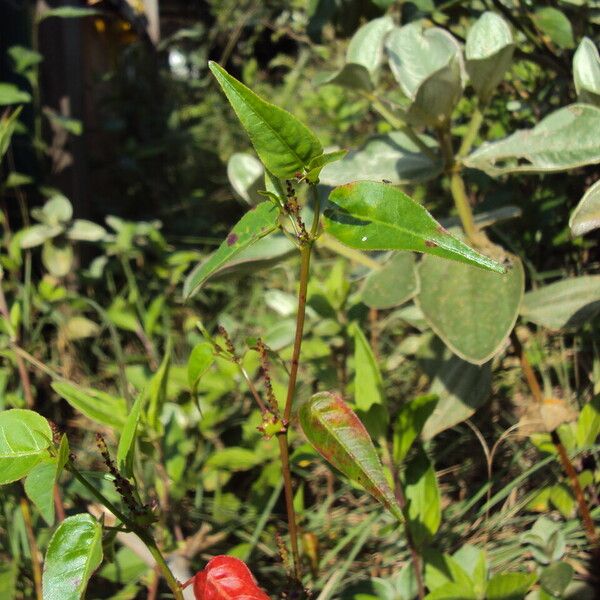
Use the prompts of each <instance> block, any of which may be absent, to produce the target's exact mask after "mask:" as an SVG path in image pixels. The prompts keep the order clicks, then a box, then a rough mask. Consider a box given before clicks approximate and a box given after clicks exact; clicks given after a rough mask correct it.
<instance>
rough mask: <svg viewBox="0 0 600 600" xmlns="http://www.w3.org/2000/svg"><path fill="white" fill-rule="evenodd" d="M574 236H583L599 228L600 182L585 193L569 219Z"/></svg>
mask: <svg viewBox="0 0 600 600" xmlns="http://www.w3.org/2000/svg"><path fill="white" fill-rule="evenodd" d="M569 227H570V228H571V233H572V234H573V235H574V236H578V235H585V234H586V233H589V232H590V231H592V230H594V229H598V227H600V180H598V181H596V183H595V184H594V185H593V186H592V187H591V188H590V189H589V190H587V191H586V192H585V194H584V195H583V198H582V199H581V200H580V201H579V204H578V205H577V207H576V208H575V210H574V211H573V214H572V215H571V218H570V219H569Z"/></svg>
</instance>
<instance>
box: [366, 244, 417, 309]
mask: <svg viewBox="0 0 600 600" xmlns="http://www.w3.org/2000/svg"><path fill="white" fill-rule="evenodd" d="M417 290H418V282H417V276H416V274H415V258H414V255H413V254H412V253H411V252H398V253H396V254H394V255H393V256H392V258H390V259H389V260H388V261H387V262H386V263H385V264H384V265H383V267H382V268H381V269H380V270H379V271H371V273H369V275H368V276H367V278H366V279H365V281H364V283H363V285H362V287H361V289H360V299H361V301H362V302H363V303H364V304H366V305H367V306H369V307H370V308H377V309H382V308H383V309H385V308H393V307H394V306H399V305H400V304H404V303H405V302H407V301H408V300H410V299H411V298H412V297H413V296H414V295H415V294H416V293H417Z"/></svg>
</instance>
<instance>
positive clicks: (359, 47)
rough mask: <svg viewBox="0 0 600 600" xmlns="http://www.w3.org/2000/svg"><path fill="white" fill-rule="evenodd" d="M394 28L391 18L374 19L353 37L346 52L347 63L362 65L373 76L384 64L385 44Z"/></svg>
mask: <svg viewBox="0 0 600 600" xmlns="http://www.w3.org/2000/svg"><path fill="white" fill-rule="evenodd" d="M393 28H394V21H392V18H391V17H388V16H386V17H380V18H379V19H373V20H372V21H369V22H368V23H367V24H366V25H363V26H362V27H361V28H360V29H358V31H357V32H356V33H355V34H354V35H353V36H352V39H351V40H350V44H348V50H347V52H346V63H354V64H357V65H362V66H363V67H365V68H366V69H367V71H368V72H369V73H370V74H371V75H372V74H373V73H374V72H375V71H376V70H377V69H378V68H379V66H381V63H382V62H383V42H384V40H385V37H386V35H387V34H388V33H389V32H390V31H391V30H392V29H393Z"/></svg>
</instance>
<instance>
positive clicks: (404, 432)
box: [394, 394, 438, 464]
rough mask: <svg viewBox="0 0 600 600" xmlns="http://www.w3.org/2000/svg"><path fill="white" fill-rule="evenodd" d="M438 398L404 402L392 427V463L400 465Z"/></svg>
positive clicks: (417, 398) (432, 395)
mask: <svg viewBox="0 0 600 600" xmlns="http://www.w3.org/2000/svg"><path fill="white" fill-rule="evenodd" d="M437 403H438V397H437V396H436V395H434V394H427V395H426V396H417V397H416V398H414V399H413V400H410V401H409V402H405V403H404V404H403V405H402V408H401V409H400V412H399V413H398V420H397V421H396V425H395V426H394V463H395V464H400V463H401V462H402V461H403V460H404V459H405V458H406V455H407V454H408V451H409V450H410V449H411V447H412V445H413V442H414V441H415V440H416V439H417V437H418V436H419V434H420V433H421V430H422V429H423V425H424V424H425V422H426V421H427V419H428V418H429V416H430V415H431V413H432V412H433V410H434V409H435V406H436V404H437Z"/></svg>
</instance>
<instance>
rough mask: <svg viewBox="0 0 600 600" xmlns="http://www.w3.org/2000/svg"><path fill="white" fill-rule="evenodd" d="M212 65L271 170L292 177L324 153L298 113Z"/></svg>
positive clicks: (263, 161) (213, 70) (263, 159)
mask: <svg viewBox="0 0 600 600" xmlns="http://www.w3.org/2000/svg"><path fill="white" fill-rule="evenodd" d="M208 66H209V68H210V70H211V71H212V73H213V75H214V76H215V78H216V79H217V81H218V82H219V85H220V86H221V88H222V89H223V92H224V93H225V95H226V96H227V99H228V100H229V102H230V104H231V106H232V107H233V110H234V111H235V114H236V115H237V117H238V119H239V120H240V122H241V123H242V125H243V126H244V129H245V130H246V131H247V133H248V136H249V137H250V141H251V142H252V144H253V146H254V149H255V150H256V153H257V154H258V156H259V158H260V159H261V161H262V163H263V164H264V165H265V167H266V168H267V169H268V170H269V171H271V173H273V174H274V175H277V177H284V178H291V177H293V176H294V174H295V173H297V172H298V171H300V172H302V171H303V170H304V169H305V168H306V167H307V166H308V164H309V163H310V161H311V159H313V158H315V157H316V156H319V155H321V154H323V148H322V146H321V143H320V142H319V140H318V139H317V138H316V137H315V135H314V134H313V133H312V132H311V131H310V130H309V129H308V128H307V127H306V126H305V125H303V124H302V123H300V121H298V119H296V117H294V116H292V115H291V114H290V113H288V112H287V111H285V110H283V109H282V108H279V107H278V106H275V105H273V104H270V103H268V102H266V101H265V100H263V99H262V98H260V97H259V96H257V95H256V94H255V93H254V92H253V91H252V90H250V89H249V88H247V87H246V86H245V85H244V84H243V83H241V82H239V81H238V80H237V79H235V78H234V77H232V76H231V75H229V73H227V71H225V69H223V68H222V67H220V66H219V65H218V64H217V63H214V62H212V61H211V62H209V63H208Z"/></svg>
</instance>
